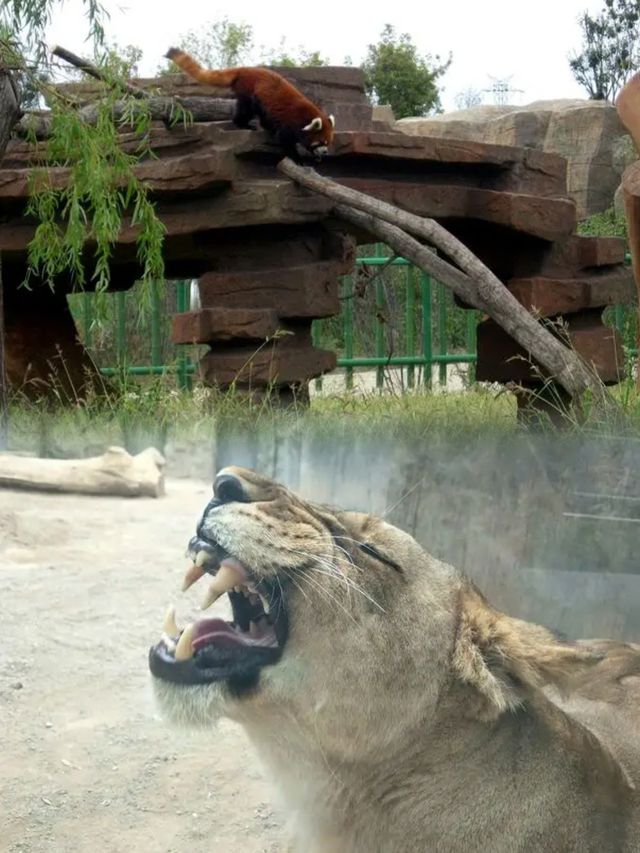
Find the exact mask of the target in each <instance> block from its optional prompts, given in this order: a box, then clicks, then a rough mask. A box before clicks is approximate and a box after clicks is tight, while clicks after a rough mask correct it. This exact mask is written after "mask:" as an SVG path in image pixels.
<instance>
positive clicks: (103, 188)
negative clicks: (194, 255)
mask: <svg viewBox="0 0 640 853" xmlns="http://www.w3.org/2000/svg"><path fill="white" fill-rule="evenodd" d="M61 5H62V3H61V2H60V0H5V2H4V3H3V5H2V7H1V8H0V64H2V65H3V66H4V67H5V68H6V67H8V68H10V69H12V70H13V72H14V73H15V74H16V76H17V77H18V78H19V79H20V80H21V81H23V83H26V85H27V88H28V90H30V92H31V93H32V97H33V94H35V95H37V96H39V97H41V98H43V99H44V101H45V102H46V103H47V105H48V108H49V110H50V113H49V116H50V127H51V131H50V136H49V138H48V139H47V140H45V141H44V142H42V141H38V140H36V139H35V138H32V139H31V142H32V144H33V146H34V152H35V157H34V161H37V162H41V163H44V164H45V165H44V166H38V167H34V169H33V171H32V174H31V196H30V199H29V202H28V207H27V213H28V214H29V215H31V216H33V217H34V218H35V221H36V223H37V226H36V231H35V236H34V238H33V240H32V242H31V244H30V246H29V276H28V277H34V276H35V277H37V278H38V279H42V280H45V281H46V282H48V283H49V284H51V285H53V283H54V282H55V279H56V278H57V277H58V276H60V275H61V274H66V275H68V274H71V275H72V277H73V279H74V281H75V283H76V284H77V285H78V286H80V287H82V286H84V285H85V284H87V283H88V282H87V268H88V272H89V278H90V281H91V284H92V285H93V286H95V288H96V289H97V290H104V289H105V288H106V287H107V285H108V283H109V259H110V256H111V252H112V250H113V246H114V244H115V243H116V241H117V238H118V234H119V232H120V229H121V227H122V223H123V222H124V221H127V222H128V224H130V225H131V226H133V227H134V228H135V229H136V233H137V236H136V241H137V254H138V260H139V262H140V266H141V269H142V276H141V277H142V279H143V280H147V281H150V280H152V279H155V278H161V277H162V275H163V271H164V268H163V260H162V243H163V238H164V226H163V225H162V223H161V222H160V220H159V219H158V217H157V216H156V213H155V210H154V206H153V204H152V202H151V201H150V200H149V198H148V194H147V191H146V187H145V186H144V184H143V183H142V182H141V181H140V180H139V179H138V178H137V177H136V175H135V166H136V164H137V163H138V162H139V161H140V160H141V159H142V158H144V157H148V156H150V151H149V142H148V139H149V131H150V127H151V117H150V114H149V112H148V110H147V109H146V104H145V100H144V99H136V98H134V97H133V96H132V95H131V94H130V93H129V92H128V91H127V90H126V88H125V86H124V85H123V84H124V82H125V81H126V78H127V76H128V74H129V73H130V71H131V61H132V58H134V57H135V53H132V52H131V51H130V50H129V51H128V52H127V56H126V57H125V58H124V59H123V58H120V56H119V55H118V53H117V51H115V50H113V49H108V48H107V47H106V46H105V38H104V19H105V17H106V13H105V11H104V9H103V7H102V6H101V4H100V3H99V2H97V0H84V7H85V12H86V16H87V26H88V31H89V37H90V40H91V43H92V45H93V51H94V56H93V61H94V63H95V64H96V65H97V66H98V67H99V68H100V69H101V71H102V72H103V73H104V74H105V75H106V79H107V82H106V83H104V84H98V86H99V88H100V90H101V91H100V92H99V98H97V100H96V107H97V121H96V122H95V123H92V124H88V123H86V122H84V121H83V120H82V119H81V118H80V116H79V114H78V112H77V108H76V104H75V103H74V100H73V98H72V96H71V95H70V93H69V92H68V91H64V90H63V89H60V88H59V87H56V86H55V85H54V84H53V83H52V82H51V81H52V78H53V71H52V67H51V65H50V59H49V57H48V56H47V52H46V49H45V48H44V40H43V36H44V32H45V29H46V26H47V24H48V23H49V21H50V19H51V15H52V14H53V12H54V10H55V8H56V7H59V6H61ZM116 101H118V102H119V104H124V110H123V111H119V113H118V116H119V117H118V119H117V120H116V119H114V105H115V102H116ZM125 126H126V128H127V129H128V130H134V131H135V132H136V133H137V135H138V139H139V145H138V147H137V150H135V151H134V152H132V153H127V152H125V151H123V150H122V148H121V146H120V141H119V133H118V131H119V129H121V128H122V127H125ZM0 153H1V151H0ZM54 166H62V167H65V168H66V169H67V170H68V180H66V182H65V184H64V186H62V187H60V186H58V184H57V183H54V181H53V178H52V172H51V167H54ZM87 247H89V253H90V258H91V260H90V261H89V262H88V258H87Z"/></svg>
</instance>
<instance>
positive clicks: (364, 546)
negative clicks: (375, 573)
mask: <svg viewBox="0 0 640 853" xmlns="http://www.w3.org/2000/svg"><path fill="white" fill-rule="evenodd" d="M359 547H360V550H361V551H364V553H365V554H368V555H369V556H370V557H373V559H374V560H379V561H380V562H381V563H384V564H385V566H389V568H391V569H393V570H394V571H395V572H398V573H399V574H403V571H402V569H401V568H400V566H399V565H398V563H396V562H395V561H394V560H392V559H390V558H389V557H387V556H386V555H385V554H381V553H380V551H378V549H377V548H376V547H375V546H374V545H371V543H370V542H361V543H360V545H359Z"/></svg>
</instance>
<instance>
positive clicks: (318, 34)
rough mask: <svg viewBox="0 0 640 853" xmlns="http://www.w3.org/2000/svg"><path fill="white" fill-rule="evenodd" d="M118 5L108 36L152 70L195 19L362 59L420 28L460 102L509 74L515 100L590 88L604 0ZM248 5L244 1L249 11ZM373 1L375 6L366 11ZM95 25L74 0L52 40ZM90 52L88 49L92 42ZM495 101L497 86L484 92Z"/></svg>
mask: <svg viewBox="0 0 640 853" xmlns="http://www.w3.org/2000/svg"><path fill="white" fill-rule="evenodd" d="M103 4H104V5H105V7H106V8H107V9H108V10H109V12H110V16H111V17H110V21H109V22H108V24H107V31H108V35H109V39H110V40H112V41H117V42H118V44H120V45H126V44H135V45H137V46H138V47H140V48H142V50H143V51H144V58H143V60H142V63H141V66H140V70H141V73H142V74H143V75H147V74H149V75H151V74H153V72H154V71H155V69H156V68H157V67H158V65H159V64H160V63H161V62H162V55H163V53H164V52H165V51H166V49H167V48H168V47H169V46H170V45H172V44H174V43H175V42H176V41H177V40H178V38H179V36H180V35H181V34H183V33H185V32H186V31H187V30H190V29H198V28H200V27H202V26H204V25H205V24H206V23H208V22H211V21H214V20H216V19H218V18H221V17H224V16H227V17H228V18H229V19H230V20H233V21H236V22H238V23H240V22H246V23H250V24H252V26H253V28H254V34H255V42H256V44H257V45H265V46H267V47H276V46H277V45H278V43H279V42H280V39H281V38H282V37H283V36H284V37H285V38H286V41H287V44H288V45H289V46H290V47H291V48H295V47H297V46H298V45H302V46H304V47H306V48H308V49H310V50H320V51H321V53H322V54H323V55H325V56H327V57H328V58H329V59H330V60H331V62H332V63H334V64H337V65H339V64H341V63H342V61H343V60H344V57H345V56H346V55H349V56H351V57H352V59H353V61H354V62H356V63H358V62H359V61H360V60H361V59H362V58H363V57H364V55H365V53H366V50H367V45H369V44H370V43H372V42H376V41H377V40H378V37H379V35H380V32H381V30H382V28H383V26H384V25H385V24H386V23H390V24H393V25H394V26H395V27H396V29H397V30H398V31H399V32H408V33H410V34H411V36H412V38H413V41H414V43H415V44H416V45H417V46H418V47H419V49H420V50H421V51H423V52H425V53H431V54H440V55H441V56H443V57H445V56H447V55H448V54H449V53H450V52H451V53H452V54H453V63H452V65H451V68H450V70H449V71H448V72H447V74H446V76H445V77H444V78H443V81H442V83H443V88H444V91H443V96H442V97H443V104H444V106H445V108H446V109H454V108H455V99H456V95H458V94H459V93H460V92H462V91H464V90H466V89H469V88H474V89H478V90H483V89H488V88H490V86H491V82H492V81H491V78H492V77H493V78H498V79H504V78H510V87H511V88H512V89H513V90H522V91H520V92H516V91H514V92H513V94H512V96H511V98H510V100H511V102H513V103H521V104H524V103H528V102H530V101H534V100H539V99H543V98H572V97H582V96H583V92H582V90H581V89H580V88H579V87H578V86H577V84H576V83H575V82H574V80H573V78H572V76H571V72H570V70H569V66H568V62H567V56H568V54H569V53H570V52H571V51H572V50H573V49H575V48H577V47H578V46H579V44H580V32H579V28H578V23H577V21H578V18H579V16H580V14H581V13H582V12H583V11H585V10H587V11H590V12H594V11H598V10H600V9H601V8H602V6H603V2H602V0H537V2H536V3H530V2H524V1H523V0H438V2H429V0H426V2H424V0H423V2H420V0H386V2H369V3H366V4H365V3H357V2H356V3H345V2H344V0H343V1H342V2H337V0H324V2H317V0H316V2H306V3H305V2H296V3H293V2H291V0H276V2H272V3H268V2H265V0H259V2H258V0H244V3H242V4H241V3H237V2H236V3H232V2H227V0H225V2H220V3H216V2H211V0H209V2H203V0H164V2H162V0H117V2H116V0H103ZM240 10H242V11H240ZM365 10H366V11H365ZM85 35H86V28H85V26H84V20H83V15H82V3H81V0H67V2H65V3H64V5H63V6H62V7H61V9H60V11H58V12H57V13H56V16H55V19H54V21H53V23H52V26H51V27H50V30H49V40H50V42H51V43H57V44H61V45H63V46H64V47H66V48H68V49H69V50H72V51H75V52H77V53H83V47H84V38H85ZM84 52H85V53H86V51H84ZM484 99H485V102H486V103H492V102H493V99H492V96H491V95H490V94H486V95H485V96H484Z"/></svg>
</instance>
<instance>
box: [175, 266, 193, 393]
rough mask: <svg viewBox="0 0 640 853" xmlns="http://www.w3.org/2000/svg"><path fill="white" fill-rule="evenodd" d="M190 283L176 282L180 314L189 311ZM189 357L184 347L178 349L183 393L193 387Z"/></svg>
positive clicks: (180, 386) (177, 306)
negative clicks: (188, 290) (188, 292)
mask: <svg viewBox="0 0 640 853" xmlns="http://www.w3.org/2000/svg"><path fill="white" fill-rule="evenodd" d="M188 285H189V282H187V281H184V280H180V281H178V282H176V310H177V312H178V313H179V314H182V313H184V312H185V311H186V310H187V309H188V305H189V302H188V298H189V297H188V294H187V287H188ZM189 361H190V359H189V356H188V355H187V353H186V350H185V348H184V346H180V347H179V348H178V370H177V374H178V387H179V388H180V390H181V391H190V390H191V387H192V383H191V377H190V375H189V371H188V369H187V367H188V365H189Z"/></svg>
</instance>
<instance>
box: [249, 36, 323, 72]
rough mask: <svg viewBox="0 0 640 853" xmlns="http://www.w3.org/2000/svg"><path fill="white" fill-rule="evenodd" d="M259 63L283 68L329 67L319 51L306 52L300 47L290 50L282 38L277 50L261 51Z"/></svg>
mask: <svg viewBox="0 0 640 853" xmlns="http://www.w3.org/2000/svg"><path fill="white" fill-rule="evenodd" d="M261 63H262V64H263V65H275V66H280V67H283V68H295V67H297V68H304V67H310V66H319V65H329V60H328V59H327V58H326V57H324V56H322V54H321V53H320V51H319V50H307V49H306V48H304V47H302V45H299V46H298V48H297V49H296V48H290V47H289V46H288V45H287V43H286V39H284V38H282V39H280V44H279V45H278V47H277V48H271V49H265V48H263V49H262V55H261Z"/></svg>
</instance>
